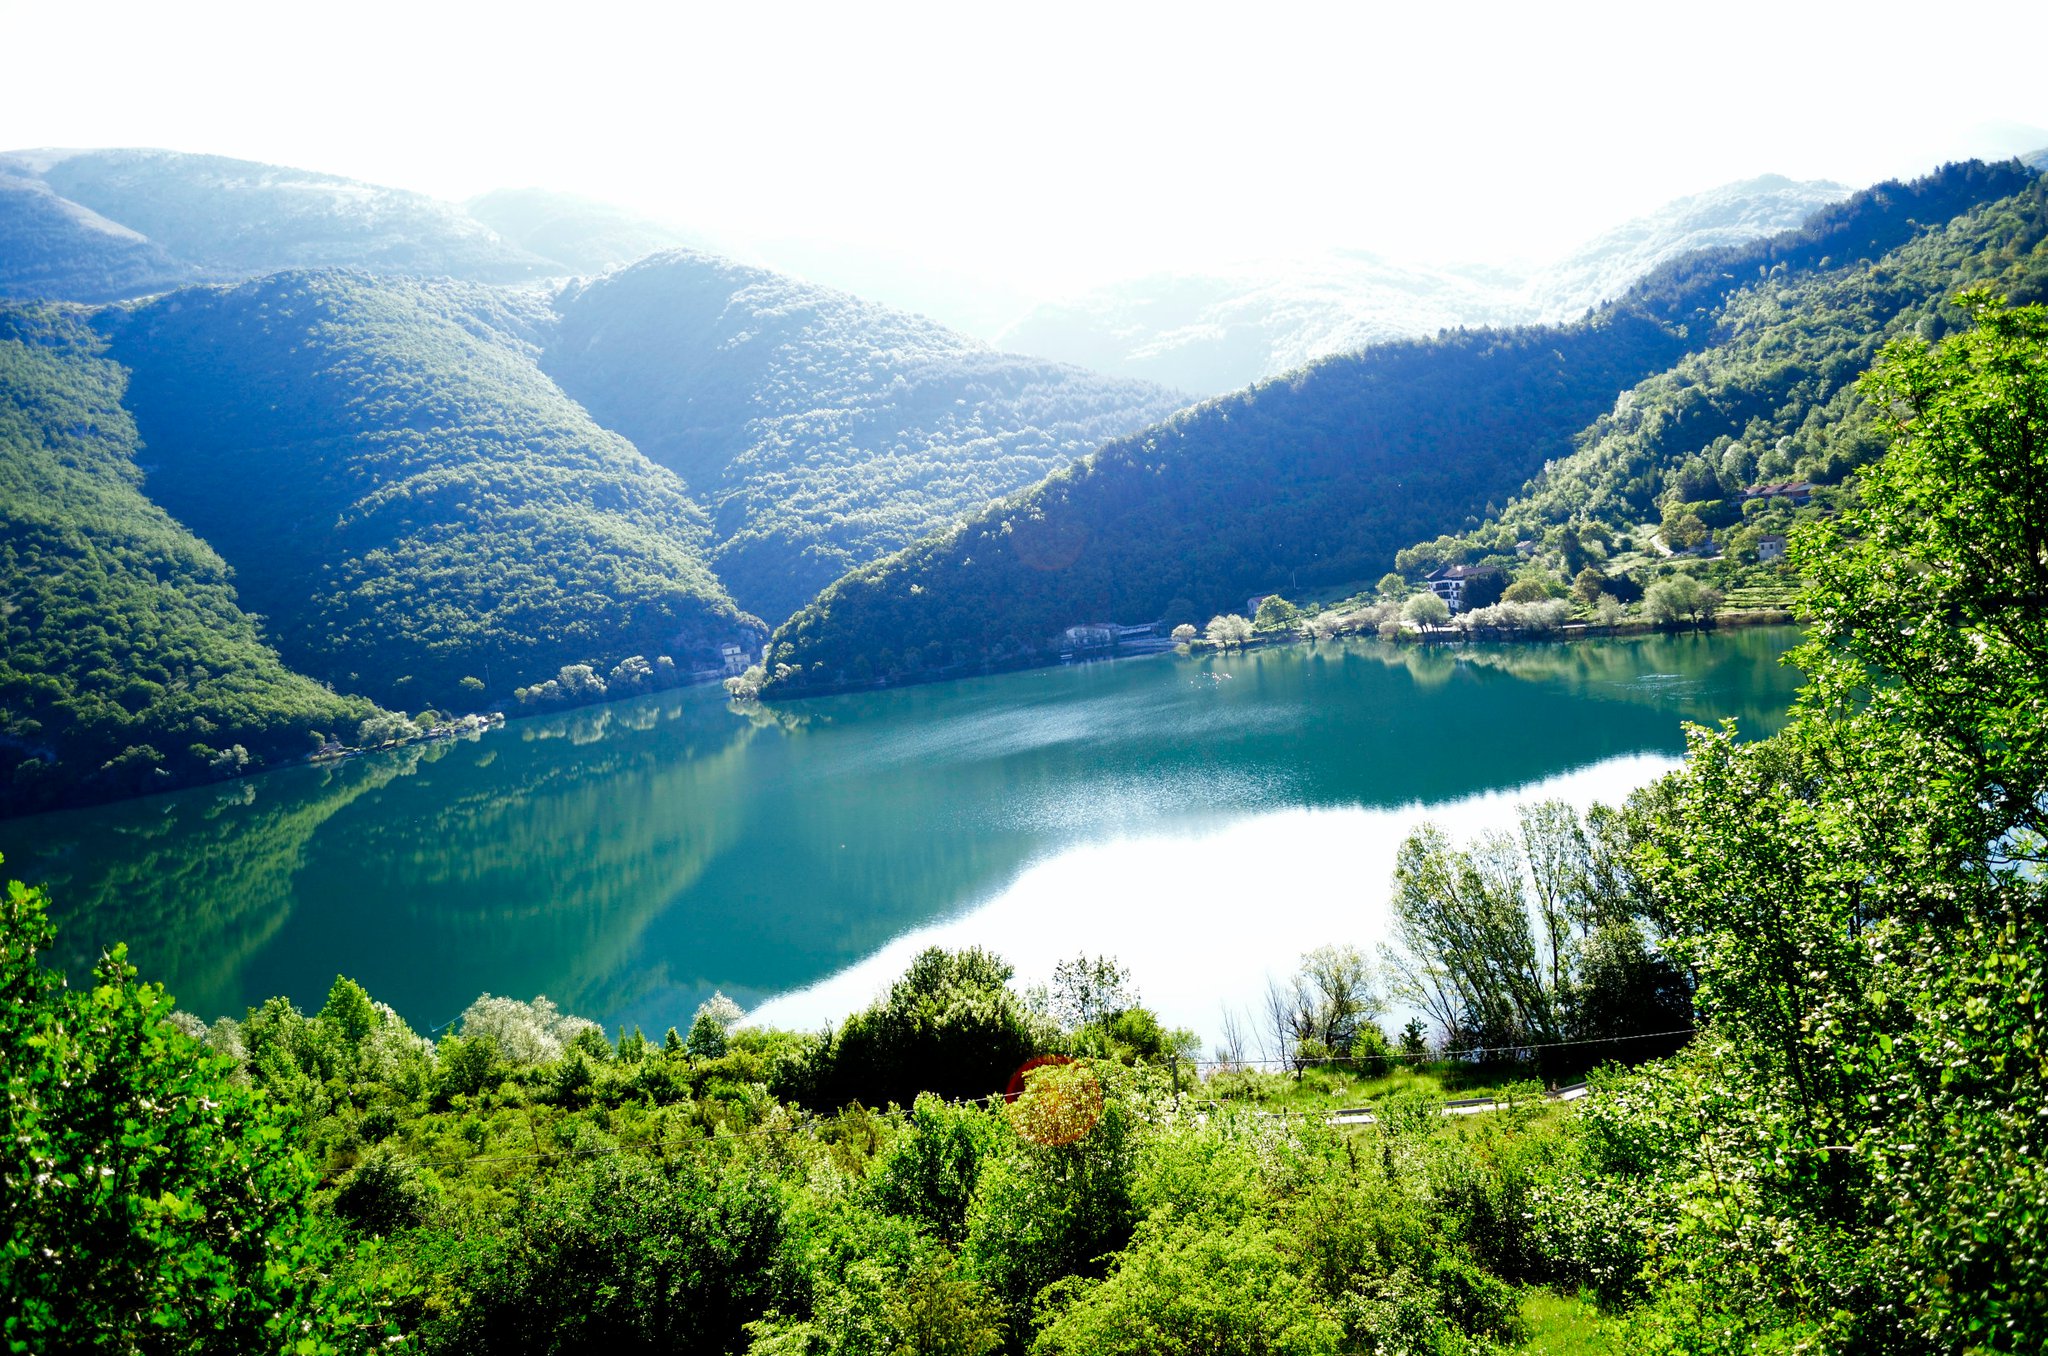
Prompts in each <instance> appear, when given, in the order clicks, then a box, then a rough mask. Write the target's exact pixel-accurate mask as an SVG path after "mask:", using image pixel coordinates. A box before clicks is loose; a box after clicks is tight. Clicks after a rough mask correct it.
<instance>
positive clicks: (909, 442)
mask: <svg viewBox="0 0 2048 1356" xmlns="http://www.w3.org/2000/svg"><path fill="white" fill-rule="evenodd" d="M557 306H558V309H559V311H560V321H559V323H558V325H557V327H556V329H555V331H554V334H553V336H552V338H551V339H550V341H549V343H548V346H547V350H546V352H545V354H544V355H543V359H542V361H543V365H544V366H545V367H546V368H547V370H548V373H549V374H550V375H551V376H553V377H554V378H555V379H556V380H557V381H559V382H560V383H561V385H562V387H563V389H564V390H566V391H567V392H568V393H569V394H570V395H572V396H574V397H575V398H576V399H577V400H579V401H581V402H582V403H583V405H584V406H585V407H586V408H587V409H589V410H590V412H591V414H592V415H593V416H594V417H596V418H597V420H598V421H599V422H601V423H603V424H604V425H605V426H606V427H607V428H613V429H617V430H618V431H619V432H621V433H623V434H625V435H626V436H627V437H629V438H631V439H632V440H633V441H634V442H635V443H636V444H638V445H639V447H640V448H641V450H642V451H644V452H646V453H647V455H648V456H649V457H651V458H653V459H654V460H655V461H657V462H659V463H661V464H662V465H664V466H667V467H669V468H670V469H671V470H673V471H675V472H676V473H677V474H678V475H680V476H681V477H682V478H683V480H684V482H685V483H687V484H688V485H689V486H690V488H691V491H692V492H693V493H694V494H695V495H696V496H697V497H698V499H699V501H700V502H701V503H703V504H704V506H705V507H706V509H707V510H708V511H709V512H710V514H711V517H712V521H713V524H714V527H715V530H716V536H717V546H716V549H715V551H714V555H713V560H714V563H715V565H716V567H717V569H718V572H719V576H720V577H721V578H722V579H723V580H724V581H725V582H726V584H727V586H728V587H729V588H731V589H732V591H733V596H734V597H736V598H737V599H739V600H740V602H741V603H742V604H743V605H744V606H746V607H748V608H749V609H750V610H752V611H754V612H756V613H758V614H759V615H761V616H763V617H766V618H769V619H770V620H771V621H778V620H780V619H781V618H783V617H785V616H787V615H789V613H791V612H793V611H795V610H796V608H798V607H799V606H801V605H802V604H803V603H804V602H805V601H806V600H808V599H809V598H810V597H811V596H812V595H813V594H815V593H816V592H817V591H818V590H819V589H820V588H823V587H824V586H825V585H826V584H827V583H829V582H831V581H832V580H833V579H835V578H837V577H838V576H839V575H841V574H843V573H845V572H846V571H847V570H849V569H851V568H853V567H855V566H857V565H861V564H865V563H866V562H867V561H869V560H873V559H875V558H876V557H878V556H881V555H886V554H887V553H888V552H890V551H893V550H895V549H897V548H898V547H900V546H903V545H905V544H907V543H908V542H910V541H913V540H915V539H916V538H918V537H920V536H922V535H924V534H925V533H927V532H930V531H932V530H933V529H934V528H936V527H938V526H940V525H942V524H946V523H950V522H952V521H953V520H954V519H955V518H956V517H958V516H960V515H962V514H965V513H970V512H973V511H974V510H976V509H978V508H980V507H981V506H982V505H984V504H986V503H987V502H988V501H989V500H990V499H993V498H995V497H997V496H998V495H1002V494H1006V493H1008V492H1009V491H1011V490H1014V489H1017V488H1018V487H1020V486H1023V485H1027V484H1029V483H1031V482H1032V481H1034V480H1037V479H1039V478H1040V477H1041V476H1043V475H1045V474H1046V472H1048V471H1050V470H1053V469H1055V468H1057V467H1060V466H1064V465H1066V464H1067V463H1068V462H1070V461H1072V460H1074V459H1075V458H1077V457H1080V456H1082V455H1084V454H1085V453H1087V452H1089V451H1092V450H1093V449H1094V448H1096V447H1097V446H1099V445H1101V444H1102V443H1104V442H1107V441H1108V440H1109V439H1111V438H1113V437H1116V436H1118V435H1120V434H1123V433H1127V432H1129V431H1130V430H1131V429H1133V428H1138V427H1141V426H1143V425H1145V424H1147V423H1151V422H1153V421H1154V420H1157V419H1159V418H1162V417H1163V416H1165V415H1166V414H1167V413H1169V412H1171V411H1172V410H1174V409H1177V408H1179V406H1180V405H1182V404H1183V403H1185V402H1184V401H1183V400H1182V398H1181V397H1179V396H1178V395H1176V394H1174V393H1173V392H1170V391H1166V390H1163V389H1161V388H1159V387H1155V386H1150V385H1147V384H1146V383H1143V382H1136V381H1128V380H1117V379H1111V378H1105V377H1098V376H1095V375H1093V374H1091V373H1087V372H1083V371H1080V370H1079V369H1076V368H1071V367H1065V366H1062V365H1060V364H1057V363H1049V362H1043V361H1039V360H1034V359H1028V358H1018V357H1015V356H1012V355H1008V354H1001V353H997V352H994V351H993V350H991V349H989V348H988V347H987V346H985V345H983V344H981V343H979V342H977V341H975V340H972V339H969V338H967V337H965V336H964V335H960V334H957V333H955V332H953V331H951V330H948V329H946V328H945V327H943V326H941V325H938V324H935V323H933V322H932V321H929V320H926V319H924V318H923V317H920V316H913V315H906V314H904V313H902V312H900V311H893V310H890V309H888V308H887V307H883V306H877V305H874V304H872V303H870V302H866V301H862V300H860V299H859V298H856V297H851V296H848V295H846V294H845V293H842V292H835V291H832V290H831V289H829V288H823V287H817V286H813V285H811V284H808V283H803V282H800V281H797V280H796V279H793V278H788V277H784V276H782V275H779V274H775V273H769V272H766V271H764V270H761V269H755V268H747V267H743V266H741V265H738V264H734V263H730V262H728V261H726V260H722V259H718V258H715V257H713V256H710V255H703V254H695V253H692V252H689V251H674V252H670V253H666V254H661V255H657V256H655V257H653V258H650V259H646V260H643V261H642V262H640V263H639V264H636V265H634V266H633V267H631V268H626V269H622V270H620V271H618V272H615V273H611V274H608V275H606V276H605V277H603V278H600V279H597V280H595V281H593V282H589V283H586V284H582V285H579V286H573V287H571V288H569V289H568V290H566V291H565V292H564V293H563V294H562V296H561V298H560V300H559V301H558V303H557Z"/></svg>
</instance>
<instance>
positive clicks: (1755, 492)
mask: <svg viewBox="0 0 2048 1356" xmlns="http://www.w3.org/2000/svg"><path fill="white" fill-rule="evenodd" d="M1757 499H1785V500H1789V501H1790V502H1791V504H1792V506H1793V507H1794V508H1804V507H1805V506H1806V505H1807V504H1810V503H1812V502H1813V486H1812V485H1811V484H1809V483H1808V482H1806V481H1804V480H1782V481H1778V482H1777V483H1775V484H1770V485H1752V486H1750V487H1749V488H1748V489H1746V490H1744V491H1743V492H1742V502H1743V503H1745V504H1747V503H1749V502H1751V501H1752V500H1757Z"/></svg>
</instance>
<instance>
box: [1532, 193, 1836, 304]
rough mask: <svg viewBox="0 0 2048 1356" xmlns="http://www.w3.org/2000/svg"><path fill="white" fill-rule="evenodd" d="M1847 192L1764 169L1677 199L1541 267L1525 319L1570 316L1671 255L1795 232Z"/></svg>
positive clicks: (1609, 296)
mask: <svg viewBox="0 0 2048 1356" xmlns="http://www.w3.org/2000/svg"><path fill="white" fill-rule="evenodd" d="M1849 193H1850V190H1849V189H1848V188H1846V187H1844V186H1843V185H1841V184H1837V183H1830V182H1828V181H1827V180H1825V179H1813V180H1806V181H1799V180H1794V179H1787V178H1785V177H1783V176H1782V175H1777V174H1766V175H1762V176H1760V177H1758V178H1755V179H1744V180H1741V181H1739V182H1737V183H1732V184H1723V185H1721V186H1720V187H1719V188H1714V189H1709V190H1708V191H1706V192H1705V193H1696V194H1694V195H1692V196H1691V197H1687V198H1679V199H1677V200H1675V201H1673V202H1670V203H1667V204H1665V205H1664V206H1663V207H1660V208H1658V209H1657V210H1656V211H1655V212H1652V213H1650V214H1649V215H1647V216H1642V217H1637V218H1636V219H1635V220H1633V221H1630V222H1626V223H1624V224H1623V225H1621V226H1617V227H1616V228H1615V229H1613V230H1611V231H1608V232H1606V233H1604V234H1602V235H1598V236H1595V237H1594V238H1593V239H1591V240H1589V241H1587V242H1586V243H1585V244H1584V245H1581V246H1580V247H1579V248H1578V249H1576V250H1573V251H1572V252H1571V253H1570V254H1569V255H1567V256H1565V257H1564V258H1563V259H1561V260H1559V261H1558V262H1557V263H1555V264H1552V265H1550V266H1548V267H1547V268H1544V269H1543V270H1541V271H1540V272H1538V273H1537V274H1536V276H1535V277H1533V278H1531V279H1530V281H1529V283H1528V284H1527V285H1526V286H1525V287H1524V288H1523V290H1522V301H1523V303H1524V304H1525V305H1526V306H1527V307H1528V308H1529V311H1530V314H1529V316H1528V318H1529V319H1531V320H1566V319H1570V318H1571V317H1572V316H1575V315H1577V314H1578V313H1579V312H1581V311H1583V310H1584V309H1585V308H1586V307H1588V306H1597V305H1599V304H1600V303H1601V302H1603V301H1609V300H1612V299H1613V298H1615V297H1618V296H1620V295H1621V294H1622V293H1623V292H1625V291H1627V290H1628V289H1629V287H1630V286H1631V285H1632V284H1634V283H1635V281H1636V280H1637V279H1638V278H1641V277H1643V276H1644V275H1646V274H1648V273H1649V272H1650V271H1651V270H1653V269H1655V268H1657V267H1659V266H1660V265H1663V264H1666V263H1669V262H1670V261H1671V260H1673V259H1677V258H1680V257H1681V256H1683V255H1687V254H1692V253H1694V252H1696V251H1698V250H1708V249H1721V248H1724V247H1726V246H1730V245H1740V244H1742V243H1744V242H1745V241H1750V240H1755V239H1757V238H1759V237H1761V236H1767V235H1775V234H1777V233H1778V232H1780V231H1786V230H1790V229H1792V228H1793V227H1795V226H1798V225H1799V224H1800V223H1801V222H1803V221H1805V220H1806V219H1807V218H1808V217H1809V216H1811V215H1813V213H1814V212H1816V211H1818V210H1819V209H1821V208H1823V207H1825V206H1827V205H1828V204H1829V203H1834V202H1840V201H1841V200H1842V199H1844V198H1846V197H1848V196H1849Z"/></svg>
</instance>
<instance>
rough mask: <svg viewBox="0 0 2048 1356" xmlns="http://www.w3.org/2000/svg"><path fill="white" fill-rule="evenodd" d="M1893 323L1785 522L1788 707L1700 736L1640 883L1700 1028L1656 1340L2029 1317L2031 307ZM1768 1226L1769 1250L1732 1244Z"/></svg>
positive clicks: (1855, 1332) (2038, 1082)
mask: <svg viewBox="0 0 2048 1356" xmlns="http://www.w3.org/2000/svg"><path fill="white" fill-rule="evenodd" d="M1959 301H1960V304H1961V306H1962V307H1963V308H1964V309H1965V310H1966V311H1967V312H1968V314H1969V315H1970V316H1971V318H1972V319H1973V320H1974V321H1975V325H1974V328H1972V329H1970V330H1967V331H1965V332H1962V333H1960V334H1957V335H1955V336H1953V337H1951V338H1950V339H1949V340H1948V341H1947V342H1945V343H1944V344H1942V345H1940V346H1939V347H1931V346H1929V345H1926V344H1924V343H1922V342H1920V341H1918V340H1916V339H1907V340H1904V341H1901V342H1898V343H1895V344H1893V345H1891V346H1889V347H1888V348H1887V349H1886V351H1885V354H1884V357H1883V360H1882V361H1881V362H1880V363H1879V365H1878V366H1877V367H1876V368H1875V369H1874V370H1873V371H1872V373H1871V374H1870V375H1869V376H1868V377H1866V378H1865V380H1864V382H1863V384H1862V390H1863V393H1864V395H1865V398H1866V399H1867V400H1869V401H1870V402H1871V403H1872V404H1874V405H1875V406H1876V407H1877V408H1878V409H1879V410H1881V411H1882V412H1883V416H1884V417H1885V418H1886V419H1887V420H1888V421H1889V423H1890V424H1891V426H1892V442H1891V448H1890V450H1889V452H1888V453H1887V454H1886V455H1885V457H1884V458H1883V459H1882V460H1881V461H1879V462H1877V463H1876V464H1874V465H1873V466H1872V467H1871V468H1870V469H1869V470H1868V471H1867V472H1866V473H1865V475H1864V478H1863V479H1864V484H1863V488H1862V496H1861V500H1862V502H1861V504H1860V505H1855V504H1852V505H1851V506H1850V507H1849V508H1848V509H1847V510H1846V511H1845V512H1844V513H1843V514H1842V516H1841V518H1840V520H1839V521H1838V522H1835V523H1821V524H1818V525H1816V526H1812V527H1808V528H1805V529H1802V530H1801V531H1800V532H1798V533H1797V534H1796V535H1795V540H1796V541H1797V549H1798V552H1799V559H1800V565H1801V568H1802V570H1803V571H1804V572H1805V573H1806V574H1807V575H1808V576H1809V577H1810V578H1811V579H1812V580H1813V583H1812V585H1811V586H1810V587H1809V589H1808V590H1807V592H1806V593H1805V594H1804V595H1803V596H1802V598H1801V601H1800V610H1801V612H1802V614H1803V615H1804V616H1805V617H1806V618H1807V619H1808V620H1809V622H1810V623H1811V625H1812V631H1811V633H1810V638H1809V640H1808V642H1807V643H1806V645H1804V646H1803V647H1802V648H1801V650H1800V651H1799V653H1798V659H1799V662H1800V663H1801V665H1802V666H1803V667H1805V668H1806V670H1807V671H1808V673H1809V674H1810V675H1811V681H1810V683H1809V685H1808V686H1807V688H1806V689H1804V691H1803V693H1802V696H1801V701H1800V705H1799V707H1798V708H1797V710H1796V712H1795V720H1794V722H1793V724H1792V725H1791V726H1790V727H1789V728H1788V729H1787V730H1786V731H1785V732H1784V733H1782V734H1780V735H1778V736H1776V737H1774V738H1773V739H1771V740H1768V741H1764V742H1762V743H1758V744H1749V745H1744V744H1740V743H1738V742H1737V741H1736V740H1735V738H1734V735H1733V732H1732V731H1730V730H1722V731H1704V730H1695V731H1693V733H1692V736H1691V757H1690V758H1689V759H1688V761H1687V763H1686V765H1685V767H1684V768H1683V769H1682V770H1681V771H1680V772H1679V773H1678V774H1676V775H1675V776H1674V777H1673V778H1672V780H1671V783H1670V785H1669V788H1668V790H1667V792H1666V794H1665V799H1664V801H1663V803H1662V804H1661V805H1659V806H1658V807H1657V808H1656V810H1655V813H1654V816H1653V822H1652V828H1651V831H1650V833H1649V835H1648V838H1647V841H1646V856H1645V861H1646V865H1647V872H1648V878H1649V882H1650V884H1651V886H1652V888H1653V889H1654V890H1655V892H1656V894H1657V895H1658V897H1659V907H1660V908H1661V909H1663V910H1664V911H1665V913H1666V922H1667V925H1668V929H1669V932H1670V934H1671V944H1672V946H1673V948H1674V950H1675V952H1676V954H1677V955H1678V956H1679V957H1680V958H1681V959H1682V960H1683V961H1684V962H1685V963H1686V964H1687V965H1688V966H1689V967H1690V968H1691V969H1692V970H1693V972H1694V973H1695V974H1696V975H1697V976H1698V979H1699V991H1698V999H1697V1002H1698V1006H1699V1009H1700V1011H1701V1012H1702V1014H1703V1015H1704V1016H1705V1017H1706V1018H1707V1019H1708V1020H1709V1022H1710V1023H1711V1028H1712V1030H1713V1032H1714V1033H1716V1035H1717V1036H1718V1037H1723V1038H1725V1043H1724V1044H1722V1045H1720V1046H1719V1047H1718V1050H1719V1054H1718V1056H1717V1059H1718V1063H1719V1067H1718V1068H1716V1069H1713V1070H1710V1071H1709V1073H1710V1076H1711V1080H1712V1082H1713V1083H1714V1084H1715V1085H1717V1086H1719V1087H1724V1088H1726V1087H1736V1088H1739V1089H1740V1090H1741V1091H1740V1093H1739V1095H1736V1096H1730V1097H1721V1098H1718V1099H1717V1100H1713V1101H1710V1102H1708V1103H1705V1104H1703V1111H1702V1114H1701V1115H1700V1117H1699V1120H1700V1124H1699V1125H1698V1126H1697V1128H1694V1129H1689V1130H1687V1131H1686V1132H1685V1133H1684V1134H1683V1135H1682V1136H1680V1137H1679V1138H1678V1139H1676V1140H1675V1141H1674V1140H1671V1139H1669V1138H1662V1137H1661V1136H1660V1133H1659V1132H1658V1131H1657V1130H1656V1129H1655V1124H1656V1122H1655V1120H1654V1113H1653V1112H1651V1109H1650V1108H1647V1107H1645V1108H1644V1111H1645V1112H1646V1113H1650V1115H1649V1118H1648V1119H1646V1121H1645V1122H1644V1123H1643V1124H1641V1125H1639V1126H1637V1127H1636V1128H1635V1129H1634V1130H1632V1133H1637V1134H1641V1135H1642V1136H1643V1139H1644V1140H1645V1142H1649V1143H1656V1144H1659V1152H1660V1153H1662V1154H1667V1155H1670V1156H1671V1158H1672V1159H1673V1160H1674V1161H1675V1162H1676V1164H1677V1165H1679V1166H1677V1167H1675V1168H1673V1169H1671V1170H1670V1171H1671V1173H1672V1177H1673V1178H1674V1179H1676V1178H1682V1177H1683V1176H1684V1175H1685V1174H1687V1173H1691V1174H1694V1175H1695V1179H1696V1180H1711V1179H1712V1178H1711V1175H1712V1174H1714V1173H1715V1172H1716V1171H1717V1169H1716V1168H1715V1167H1714V1162H1715V1159H1714V1157H1713V1155H1715V1154H1716V1152H1717V1150H1716V1146H1719V1147H1720V1149H1721V1150H1726V1149H1729V1148H1735V1147H1737V1146H1739V1147H1740V1149H1741V1152H1742V1161H1743V1163H1744V1167H1743V1173H1744V1178H1743V1181H1742V1182H1741V1183H1740V1185H1739V1188H1736V1189H1734V1190H1725V1189H1724V1190H1723V1193H1722V1196H1723V1201H1724V1205H1723V1206H1718V1207H1716V1208H1715V1209H1714V1210H1711V1211H1695V1212H1688V1211H1675V1212H1673V1213H1672V1214H1671V1215H1670V1216H1668V1220H1669V1223H1670V1229H1669V1232H1668V1234H1667V1236H1666V1237H1667V1242H1666V1243H1665V1244H1664V1245H1663V1257H1664V1259H1665V1260H1664V1261H1663V1262H1662V1263H1661V1264H1660V1272H1661V1280H1660V1294H1661V1295H1662V1296H1665V1297H1666V1298H1664V1299H1662V1300H1660V1322H1661V1323H1662V1324H1663V1325H1664V1326H1665V1327H1666V1328H1667V1329H1668V1330H1669V1332H1670V1334H1671V1340H1672V1341H1673V1342H1674V1343H1675V1344H1676V1345H1680V1346H1685V1345H1699V1344H1702V1343H1708V1342H1711V1343H1714V1344H1718V1345H1721V1346H1732V1345H1740V1344H1743V1343H1747V1342H1756V1341H1760V1340H1763V1339H1764V1337H1765V1335H1766V1334H1786V1333H1795V1334H1799V1335H1800V1337H1801V1340H1802V1341H1803V1342H1804V1343H1805V1344H1806V1345H1808V1346H1810V1347H1812V1348H1815V1349H1818V1350H1825V1351H1876V1352H1901V1353H1903V1352H1909V1351H1926V1350H1965V1349H1969V1350H1983V1351H2001V1352H2005V1351H2026V1350H2035V1349H2038V1342H2039V1334H2040V1333H2042V1332H2044V1331H2048V1245H2044V1243H2043V1241H2042V1240H2043V1239H2044V1238H2048V1189H2044V1187H2048V1183H2044V1180H2043V1174H2042V1171H2041V1169H2040V1168H2039V1167H2038V1166H2037V1165H2038V1164H2039V1163H2041V1162H2042V1161H2044V1156H2048V1064H2044V1063H2043V1061H2042V1060H2041V1059H2040V1058H2039V1053H2038V1052H2039V1051H2040V1050H2042V1049H2044V1048H2048V982H2044V981H2048V943H2044V940H2043V938H2044V936H2048V933H2044V930H2043V929H2042V928H2041V927H2040V925H2039V920H2040V919H2041V918H2042V917H2043V916H2044V911H2048V885H2044V880H2043V875H2042V872H2041V865H2042V862H2043V860H2044V857H2048V853H2044V850H2043V839H2042V837H2041V832H2042V828H2043V815H2044V810H2043V803H2044V802H2043V793H2044V789H2048V756H2044V755H2048V748H2044V738H2048V735H2044V725H2048V719H2044V717H2048V706H2044V701H2048V630H2044V626H2048V623H2044V614H2043V609H2042V606H2041V602H2040V599H2041V598H2042V596H2043V592H2042V589H2043V582H2044V580H2048V559H2044V558H2043V556H2042V544H2043V531H2044V528H2043V524H2044V523H2048V313H2044V312H2043V310H2042V309H2041V308H2039V307H2033V306H2029V307H2018V308H2007V307H2005V306H2003V305H2001V304H2000V303H1999V302H1998V301H1997V300H1996V299H1995V298H1993V297H1991V296H1990V295H1988V294H1985V293H1971V294H1965V295H1964V296H1963V297H1961V298H1960V299H1959ZM1766 1236H1771V1237H1774V1238H1775V1239H1776V1240H1777V1242H1776V1243H1775V1245H1773V1246H1767V1247H1766V1246H1759V1241H1760V1240H1761V1239H1762V1238H1764V1237H1766Z"/></svg>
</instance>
